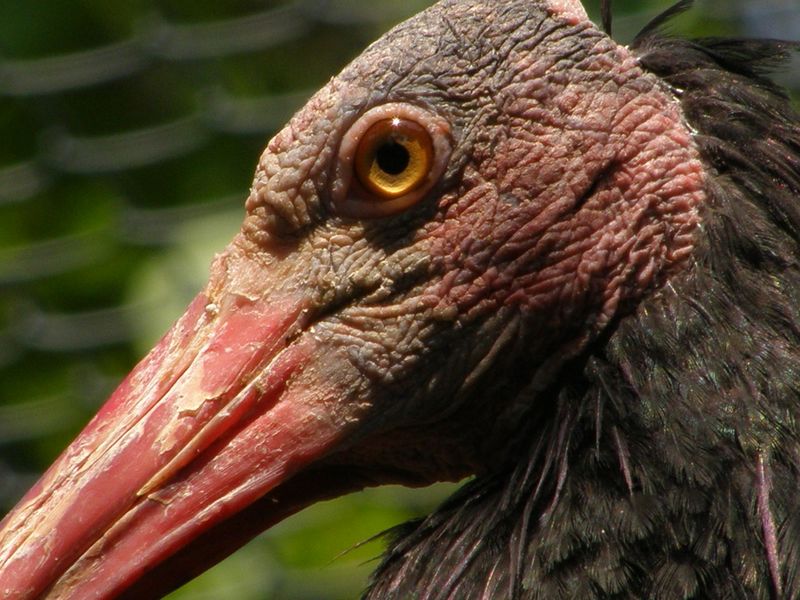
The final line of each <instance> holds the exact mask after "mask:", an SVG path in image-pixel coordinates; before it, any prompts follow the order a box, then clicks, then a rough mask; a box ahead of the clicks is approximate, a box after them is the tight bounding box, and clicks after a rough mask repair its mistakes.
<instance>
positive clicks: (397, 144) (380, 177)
mask: <svg viewBox="0 0 800 600" xmlns="http://www.w3.org/2000/svg"><path fill="white" fill-rule="evenodd" d="M354 162H355V172H356V176H357V177H358V181H359V183H361V185H362V186H364V189H365V190H367V191H368V192H370V193H372V194H374V195H375V197H376V198H378V199H380V198H384V199H387V200H388V199H393V198H399V197H401V196H404V195H405V194H408V193H409V192H411V191H413V190H415V189H416V188H417V187H419V186H420V185H421V184H422V183H424V182H425V180H426V179H427V177H428V173H429V172H430V170H431V166H432V164H433V143H432V142H431V136H430V134H429V133H428V132H427V131H426V130H425V128H424V127H422V125H419V124H418V123H415V122H414V121H411V120H408V119H402V118H400V117H393V118H391V119H383V120H381V121H378V122H376V123H375V124H374V125H372V126H371V127H370V128H369V130H368V131H367V133H366V134H365V135H364V137H362V138H361V141H360V142H359V144H358V147H357V148H356V155H355V161H354Z"/></svg>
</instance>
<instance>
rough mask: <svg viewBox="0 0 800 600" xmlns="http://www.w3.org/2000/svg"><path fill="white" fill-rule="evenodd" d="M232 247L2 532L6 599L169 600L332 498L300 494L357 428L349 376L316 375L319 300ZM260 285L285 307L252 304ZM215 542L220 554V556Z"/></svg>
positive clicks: (0, 581)
mask: <svg viewBox="0 0 800 600" xmlns="http://www.w3.org/2000/svg"><path fill="white" fill-rule="evenodd" d="M232 248H233V249H232V250H229V251H228V253H227V254H226V255H223V256H222V258H220V259H219V261H218V263H217V266H216V267H215V273H217V276H216V277H214V276H212V282H211V283H210V284H209V287H208V289H207V290H206V292H205V293H203V294H200V295H198V296H197V297H196V298H195V300H194V301H193V302H192V303H191V305H190V306H189V308H188V310H187V311H186V313H185V314H184V315H183V316H182V317H181V318H180V320H179V321H178V322H177V323H176V325H175V326H174V327H173V328H172V329H171V331H170V332H169V333H167V335H166V336H165V337H164V338H163V339H162V340H161V342H160V343H159V344H158V345H157V346H156V347H155V348H154V349H153V350H152V351H151V352H150V354H149V355H148V356H147V357H146V358H145V359H144V360H143V361H142V362H141V363H140V364H139V365H138V366H137V367H136V368H135V369H134V371H133V372H132V373H131V374H130V375H129V376H128V377H127V378H126V379H125V381H124V382H123V383H122V384H121V385H120V386H119V388H118V389H117V390H116V391H115V392H114V394H113V395H112V396H111V398H110V399H109V400H108V402H107V403H106V404H105V406H104V407H103V408H102V409H101V411H100V412H99V413H98V415H97V416H96V417H95V418H94V419H93V420H92V422H91V423H89V425H88V426H87V427H86V429H84V431H83V432H82V433H81V434H80V435H79V436H78V438H77V439H76V440H75V441H74V442H73V443H72V444H71V445H70V447H69V448H68V449H67V450H66V451H65V452H64V453H63V454H62V456H61V457H60V458H59V459H58V461H57V462H56V463H55V464H54V465H53V466H52V467H51V468H50V470H49V471H48V472H47V473H46V474H45V475H44V476H43V477H42V479H41V480H40V481H39V482H38V483H37V484H36V486H34V488H33V489H31V491H30V492H29V493H28V494H27V495H26V496H25V497H24V498H23V499H22V501H21V502H20V503H19V505H18V506H17V508H16V509H15V510H14V511H12V512H11V513H10V514H9V515H8V516H7V517H6V518H5V520H4V521H3V522H2V524H1V525H2V526H1V527H0V596H2V597H3V598H25V599H27V598H38V597H41V596H44V595H47V597H52V598H81V599H83V598H109V597H117V596H119V595H120V594H122V593H123V592H126V591H127V592H126V593H128V594H130V595H131V597H137V598H142V597H157V596H158V595H160V594H162V593H165V592H167V591H169V590H170V589H172V588H174V587H176V586H177V585H179V584H180V583H182V582H183V580H185V579H187V578H189V577H190V576H192V575H193V574H195V573H198V572H200V571H202V570H204V569H205V568H207V567H208V566H209V565H210V564H213V563H214V562H216V561H218V560H220V559H221V558H222V557H224V556H226V555H227V554H229V553H230V552H232V551H233V550H234V549H236V548H237V547H239V546H240V545H242V544H243V543H244V542H246V541H247V540H248V539H250V538H251V537H253V536H254V535H256V534H257V533H259V532H260V531H261V530H262V529H264V528H266V527H268V526H269V525H270V524H272V523H274V522H276V521H278V520H280V519H281V518H284V517H285V516H287V515H288V514H291V513H293V512H295V511H296V510H298V509H300V508H302V507H303V506H304V505H307V504H309V503H311V502H312V501H314V500H316V499H318V498H319V496H318V495H317V496H313V495H312V494H311V493H310V492H309V489H310V487H311V486H309V485H307V482H304V480H303V478H297V479H296V480H293V481H292V482H291V484H290V485H288V484H287V482H288V481H289V479H290V478H292V476H293V475H295V474H296V473H297V472H298V471H300V470H302V469H304V468H306V467H308V466H309V465H311V464H312V463H314V462H315V461H317V460H318V459H319V458H321V457H322V456H324V455H326V454H327V453H329V452H330V451H331V449H332V448H334V446H335V445H336V443H337V441H338V440H339V439H340V438H341V437H342V434H343V431H344V430H345V429H347V426H346V425H344V426H343V425H342V424H341V423H337V422H336V419H335V418H333V417H332V416H331V415H330V414H329V412H330V411H326V407H328V406H330V405H331V400H332V399H333V398H335V397H336V395H337V394H336V390H335V388H336V385H335V381H334V379H335V378H331V377H329V376H327V375H323V373H324V372H325V369H319V368H309V366H310V365H311V364H313V363H312V362H311V358H312V356H313V355H314V354H315V352H317V351H318V350H319V348H318V342H317V341H316V340H315V338H314V336H313V334H311V333H309V331H308V326H309V322H308V321H309V317H308V314H310V311H309V301H308V300H307V299H306V298H305V297H304V296H303V295H302V294H300V293H297V292H294V293H292V292H291V291H287V290H292V289H294V290H297V289H300V286H299V285H297V284H296V282H294V283H293V282H292V281H291V277H289V279H288V280H287V279H286V278H285V272H286V269H273V271H276V272H277V271H280V272H281V273H283V275H278V274H273V276H272V281H271V282H270V275H269V272H270V271H269V270H265V269H264V268H263V267H261V266H258V265H257V264H256V261H255V260H253V259H249V258H247V257H246V256H245V254H246V253H245V252H243V251H241V250H238V249H237V248H236V244H234V246H232ZM234 271H235V272H237V273H238V275H236V276H235V280H234V277H233V276H231V275H230V273H231V272H234ZM245 271H246V272H247V275H245V276H243V275H241V273H243V272H245ZM215 280H216V281H215ZM255 280H260V282H261V287H262V289H263V287H266V288H268V289H269V288H271V293H270V299H269V300H267V299H265V298H263V297H257V296H254V295H253V294H251V293H249V290H248V285H250V284H249V283H248V282H252V281H255ZM287 281H288V282H287ZM251 287H252V285H251ZM215 290H225V291H224V292H221V293H217V292H216V291H215ZM232 290H233V291H232ZM323 379H327V380H325V381H323ZM281 484H287V485H286V486H284V487H282V488H281V489H280V490H278V489H277V488H278V486H281ZM337 487H338V488H339V489H338V490H337ZM343 487H347V486H346V485H345V484H344V483H343V482H336V481H333V482H331V486H330V489H329V490H328V493H327V494H326V495H327V496H333V495H337V494H338V493H341V491H342V488H343ZM270 492H272V493H271V494H270ZM212 532H213V533H214V538H215V539H220V540H221V542H220V543H219V545H217V546H212V545H209V544H207V543H204V538H203V535H204V534H209V537H210V534H211V533H212ZM178 564H180V565H181V566H180V567H179V568H178V567H176V565H178ZM189 566H190V567H191V568H190V569H189V573H186V572H184V571H185V570H186V569H187V568H188V567H189ZM177 572H181V573H180V575H178V574H177Z"/></svg>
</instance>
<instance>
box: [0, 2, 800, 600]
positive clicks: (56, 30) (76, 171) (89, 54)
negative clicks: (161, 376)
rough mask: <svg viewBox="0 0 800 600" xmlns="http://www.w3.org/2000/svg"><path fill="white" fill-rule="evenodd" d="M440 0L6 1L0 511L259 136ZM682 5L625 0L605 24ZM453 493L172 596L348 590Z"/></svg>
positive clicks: (137, 329)
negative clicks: (389, 536) (396, 531)
mask: <svg viewBox="0 0 800 600" xmlns="http://www.w3.org/2000/svg"><path fill="white" fill-rule="evenodd" d="M430 3H431V2H427V1H425V0H402V1H400V0H294V1H292V0H285V1H260V2H259V1H256V0H230V1H227V2H208V1H197V0H160V1H156V0H133V1H131V0H85V1H74V2H68V1H66V0H64V1H61V0H48V1H45V0H3V1H2V2H0V140H2V141H1V142H0V514H2V513H4V512H5V511H7V510H8V509H9V508H10V507H11V506H12V505H13V504H14V502H15V501H16V500H17V499H18V498H19V497H20V495H21V494H22V493H23V492H24V491H25V489H27V487H28V486H29V485H30V484H32V483H33V481H34V480H35V478H36V477H37V474H38V473H40V472H41V470H42V469H43V468H45V467H46V466H47V464H49V463H50V462H51V461H52V460H53V459H54V458H55V456H56V455H57V454H58V452H59V451H60V450H61V449H62V448H63V447H64V446H65V445H66V444H67V443H68V442H69V440H70V439H71V438H72V437H73V436H74V435H75V434H76V433H77V432H78V431H79V429H80V428H81V427H82V425H83V424H84V423H85V422H86V421H87V420H88V419H89V417H90V416H91V415H92V414H93V413H94V412H95V411H96V409H97V408H98V406H99V405H100V404H101V402H102V401H103V400H104V399H105V398H106V396H107V395H108V393H109V392H110V391H111V390H112V389H113V388H114V386H115V384H116V383H117V382H118V381H119V379H120V378H121V377H122V376H123V375H124V374H125V373H126V372H127V371H128V370H129V369H130V367H131V366H132V365H133V364H134V362H135V361H136V360H137V358H138V357H141V356H142V355H143V354H144V352H145V351H146V350H147V349H148V348H149V347H150V346H151V345H152V344H153V343H154V342H155V340H156V339H157V338H158V337H159V336H160V335H161V333H163V331H164V330H166V328H167V327H168V326H169V325H170V323H171V322H172V321H173V320H174V319H175V318H176V317H177V316H178V315H179V314H180V312H181V309H182V308H183V307H184V306H185V304H186V303H187V302H188V300H189V299H190V298H191V297H192V296H193V295H194V294H195V293H196V292H197V291H198V290H199V288H200V287H201V285H202V283H203V282H204V280H205V273H206V268H207V265H208V263H209V261H210V259H211V256H212V255H213V253H214V252H215V250H219V249H221V248H222V247H223V246H224V245H225V244H226V242H227V240H228V239H230V238H231V236H232V235H233V233H234V232H235V231H236V230H237V228H238V224H239V221H240V220H241V218H242V204H243V200H244V198H245V197H246V195H247V192H248V187H249V185H250V180H251V175H252V172H253V169H254V166H255V163H256V160H257V158H258V156H259V154H260V152H261V149H262V148H263V147H264V145H265V143H266V141H267V140H268V139H269V138H270V137H271V136H272V135H273V134H274V133H275V131H276V130H277V129H278V128H280V126H281V125H282V124H283V123H284V122H285V121H286V120H287V119H288V117H290V116H291V114H292V113H293V111H294V110H296V109H297V108H298V107H299V106H301V105H302V103H303V102H304V101H305V99H306V98H307V97H308V96H309V95H310V94H311V93H312V92H313V91H314V90H315V89H316V88H318V87H319V86H320V85H322V84H323V83H324V82H325V81H327V80H328V78H329V77H331V76H332V75H334V74H335V73H336V72H338V71H339V69H340V68H341V67H342V66H343V65H344V64H346V63H347V62H348V61H349V60H350V59H351V58H352V57H354V56H355V55H357V54H358V52H359V51H360V50H361V49H363V48H364V47H365V46H366V45H367V44H368V43H369V42H371V41H372V40H374V39H375V38H376V37H378V36H379V35H380V34H381V33H382V32H384V31H386V30H387V29H388V28H389V27H390V26H391V25H392V24H394V23H396V22H398V21H400V20H402V19H403V18H405V17H407V16H410V15H411V14H414V13H415V12H417V11H418V10H420V9H422V8H424V7H425V6H427V5H429V4H430ZM594 4H595V5H594V6H589V9H590V12H592V15H593V16H594V17H596V15H597V10H596V8H597V7H596V4H597V3H594ZM670 4H671V2H661V1H655V0H654V1H649V2H647V1H632V0H631V1H628V2H622V1H619V2H616V3H615V11H614V12H615V15H616V18H615V37H616V38H617V39H618V40H620V41H622V42H627V41H630V40H631V39H632V37H633V35H634V34H635V33H636V32H637V31H638V30H639V28H640V27H641V26H642V25H643V24H644V23H645V22H646V21H648V20H649V19H650V18H651V17H652V16H654V15H655V14H656V13H657V12H659V11H660V10H663V9H664V8H666V7H667V6H669V5H670ZM675 30H676V31H678V32H681V33H684V34H687V33H688V34H692V35H719V34H730V33H737V32H741V33H746V34H748V35H762V36H770V37H785V38H792V39H800V6H799V5H798V2H797V0H772V1H764V0H758V1H756V0H747V1H745V0H741V1H739V2H735V1H732V0H706V1H703V2H699V3H698V7H697V8H696V9H695V10H693V11H692V12H691V13H690V14H688V15H686V16H684V17H682V18H681V19H680V20H679V22H678V23H677V24H676V26H675ZM799 72H800V69H799V68H798V62H797V61H795V62H794V64H793V67H790V68H787V69H785V70H784V73H783V74H782V76H781V77H782V79H783V81H784V82H785V83H787V85H790V86H792V87H795V88H797V87H800V75H798V73H799ZM452 489H453V486H448V485H440V486H434V487H432V488H429V489H426V490H406V489H403V488H397V487H388V488H382V489H377V490H370V491H367V492H364V493H361V494H355V495H352V496H350V497H347V498H343V499H340V500H337V501H332V502H326V503H322V504H320V505H318V506H315V507H313V508H311V509H309V510H307V511H305V512H303V513H301V514H300V515H297V516H295V517H293V518H291V519H289V520H288V521H286V522H284V523H282V524H280V525H279V526H277V527H275V528H274V529H273V530H271V531H270V532H269V533H268V534H266V535H262V536H260V537H259V538H258V539H256V540H255V541H254V542H253V543H251V544H250V545H249V546H248V547H247V548H245V549H243V550H242V551H240V552H239V553H237V554H235V555H234V556H233V557H231V558H230V559H228V560H227V561H225V562H223V563H222V564H220V565H219V566H218V567H216V568H215V569H213V570H211V571H210V572H208V573H207V574H205V575H203V576H202V577H200V578H199V579H197V580H195V581H194V582H192V583H190V584H189V585H187V586H186V587H185V588H183V589H182V590H180V591H178V592H176V593H174V594H173V595H172V596H171V598H175V599H178V598H235V599H243V600H248V599H260V598H273V599H287V600H288V599H291V600H299V599H304V598H308V599H319V600H335V599H350V598H356V597H358V595H359V593H360V591H361V590H362V589H363V588H364V585H365V581H366V578H367V575H368V573H369V572H370V570H371V569H372V568H373V567H374V564H375V563H374V559H375V557H376V556H378V555H379V554H380V552H381V549H382V544H381V542H380V540H377V541H372V542H370V543H367V544H363V545H360V546H358V545H359V544H360V543H361V542H363V541H364V540H367V539H369V538H371V537H372V536H374V535H376V534H378V533H379V532H381V531H382V530H384V529H386V528H388V527H391V526H392V525H395V524H397V523H399V522H401V521H403V520H406V519H408V518H411V517H414V516H418V515H422V514H425V513H426V512H428V511H430V510H431V509H432V508H433V507H434V506H435V505H436V504H437V503H438V502H440V501H441V499H442V498H443V497H444V496H445V495H446V494H448V493H449V492H450V491H452ZM356 546H358V547H356Z"/></svg>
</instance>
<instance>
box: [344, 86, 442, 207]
mask: <svg viewBox="0 0 800 600" xmlns="http://www.w3.org/2000/svg"><path fill="white" fill-rule="evenodd" d="M452 144H453V140H452V138H451V136H450V124H449V123H448V122H447V121H446V120H445V119H443V118H442V117H440V116H439V115H437V114H435V113H432V112H429V111H427V110H425V109H423V108H420V107H418V106H414V105H413V104H407V103H401V102H396V103H388V104H383V105H379V106H376V107H374V108H371V109H370V110H368V111H367V112H365V113H364V114H363V115H361V116H360V117H359V118H358V119H356V121H355V122H354V123H353V124H352V125H351V126H350V128H349V129H348V130H347V131H346V132H345V133H344V135H343V137H342V140H341V142H340V145H339V152H338V161H337V162H336V167H335V170H334V173H333V180H332V181H331V183H330V188H329V190H330V192H329V193H330V202H331V208H332V210H334V212H336V213H337V214H339V215H342V216H346V217H355V218H374V217H385V216H390V215H394V214H397V213H400V212H402V211H404V210H406V209H408V208H410V207H412V206H414V205H415V204H417V203H418V202H419V201H420V200H422V199H423V198H425V197H426V195H427V194H428V192H429V191H430V190H431V188H433V186H434V185H435V184H436V183H437V182H439V180H440V179H441V177H442V175H443V174H444V172H445V169H446V167H447V165H448V163H449V162H450V154H451V152H452Z"/></svg>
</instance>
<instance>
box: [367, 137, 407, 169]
mask: <svg viewBox="0 0 800 600" xmlns="http://www.w3.org/2000/svg"><path fill="white" fill-rule="evenodd" d="M375 160H376V161H377V163H378V167H380V169H381V171H383V172H384V173H388V174H389V175H400V173H402V172H403V171H405V170H406V169H407V168H408V163H409V162H410V160H411V156H409V154H408V149H407V148H406V147H405V146H403V144H400V143H399V142H397V140H393V139H388V140H386V141H385V142H384V143H383V144H381V146H380V148H378V151H377V152H376V153H375Z"/></svg>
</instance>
